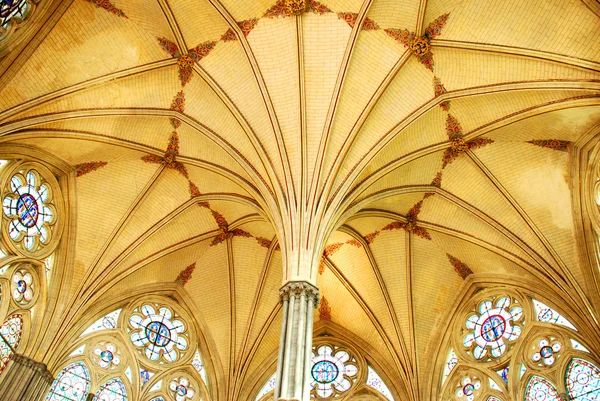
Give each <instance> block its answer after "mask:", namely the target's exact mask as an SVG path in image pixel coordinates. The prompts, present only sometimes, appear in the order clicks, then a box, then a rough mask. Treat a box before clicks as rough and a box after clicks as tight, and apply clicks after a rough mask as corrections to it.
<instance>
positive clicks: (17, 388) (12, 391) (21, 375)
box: [0, 354, 54, 401]
mask: <svg viewBox="0 0 600 401" xmlns="http://www.w3.org/2000/svg"><path fill="white" fill-rule="evenodd" d="M0 380H1V381H0V400H3V401H38V400H43V399H44V397H45V396H46V394H47V393H48V391H49V390H50V386H51V385H52V382H53V381H54V378H53V377H52V374H51V373H50V372H49V371H48V369H47V367H46V365H44V364H43V363H40V362H36V361H34V360H33V359H30V358H27V357H26V356H23V355H20V354H15V355H14V356H13V357H12V359H11V361H10V363H9V365H8V367H7V370H6V371H5V372H4V374H2V375H0Z"/></svg>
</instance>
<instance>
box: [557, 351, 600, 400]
mask: <svg viewBox="0 0 600 401" xmlns="http://www.w3.org/2000/svg"><path fill="white" fill-rule="evenodd" d="M565 380H566V387H567V391H568V392H569V399H571V400H577V401H599V400H600V369H598V368H597V367H596V366H595V365H594V364H592V363H590V362H588V361H585V360H583V359H579V358H573V359H572V360H571V362H570V363H569V367H568V368H567V373H566V375H565Z"/></svg>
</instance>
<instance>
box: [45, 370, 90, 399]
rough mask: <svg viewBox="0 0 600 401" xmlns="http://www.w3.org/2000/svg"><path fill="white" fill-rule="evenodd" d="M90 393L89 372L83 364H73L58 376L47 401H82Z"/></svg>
mask: <svg viewBox="0 0 600 401" xmlns="http://www.w3.org/2000/svg"><path fill="white" fill-rule="evenodd" d="M89 392H90V372H89V371H88V369H87V367H86V366H85V364H84V363H83V362H77V363H73V364H71V365H69V366H67V367H66V368H64V369H63V370H62V371H61V372H60V373H59V374H58V377H57V378H56V380H54V383H52V388H51V389H50V393H49V394H48V396H47V397H46V400H47V401H84V400H85V398H86V397H87V395H88V393H89Z"/></svg>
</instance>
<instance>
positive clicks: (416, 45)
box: [408, 36, 431, 58]
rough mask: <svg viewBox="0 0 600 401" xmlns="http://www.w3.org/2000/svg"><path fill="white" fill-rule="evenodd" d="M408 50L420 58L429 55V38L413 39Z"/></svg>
mask: <svg viewBox="0 0 600 401" xmlns="http://www.w3.org/2000/svg"><path fill="white" fill-rule="evenodd" d="M408 48H409V50H410V51H411V52H412V54H414V55H415V56H417V57H419V58H421V57H425V56H427V55H428V54H429V50H430V48H431V44H430V42H429V38H426V37H423V36H421V37H416V38H414V39H413V40H412V41H411V42H410V43H409V45H408Z"/></svg>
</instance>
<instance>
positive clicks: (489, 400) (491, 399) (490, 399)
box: [486, 395, 502, 401]
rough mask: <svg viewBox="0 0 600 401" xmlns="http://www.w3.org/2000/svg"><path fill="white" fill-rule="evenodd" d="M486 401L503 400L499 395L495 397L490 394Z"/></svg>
mask: <svg viewBox="0 0 600 401" xmlns="http://www.w3.org/2000/svg"><path fill="white" fill-rule="evenodd" d="M486 401H502V400H501V399H500V398H498V397H494V396H493V395H490V396H489V397H488V398H487V400H486Z"/></svg>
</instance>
